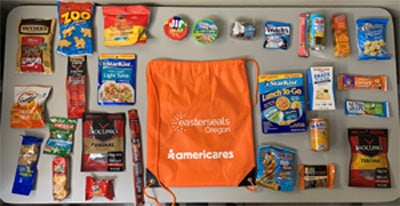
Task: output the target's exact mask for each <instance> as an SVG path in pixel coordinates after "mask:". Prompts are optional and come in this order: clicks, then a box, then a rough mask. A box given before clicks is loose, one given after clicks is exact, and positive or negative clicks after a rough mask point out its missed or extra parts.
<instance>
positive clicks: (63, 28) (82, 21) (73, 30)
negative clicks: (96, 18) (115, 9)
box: [56, 0, 94, 56]
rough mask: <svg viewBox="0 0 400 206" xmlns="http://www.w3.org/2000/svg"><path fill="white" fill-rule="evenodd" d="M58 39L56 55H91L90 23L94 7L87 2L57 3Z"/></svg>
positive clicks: (60, 1) (60, 0) (91, 36)
mask: <svg viewBox="0 0 400 206" xmlns="http://www.w3.org/2000/svg"><path fill="white" fill-rule="evenodd" d="M57 9H58V20H59V24H60V33H59V35H60V37H59V40H60V41H59V43H58V47H57V50H56V52H57V54H61V55H65V56H79V55H89V54H92V53H93V35H92V21H93V12H94V5H93V4H92V3H87V2H79V3H78V2H65V1H62V0H59V1H58V2H57Z"/></svg>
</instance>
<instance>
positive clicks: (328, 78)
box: [307, 66, 335, 111]
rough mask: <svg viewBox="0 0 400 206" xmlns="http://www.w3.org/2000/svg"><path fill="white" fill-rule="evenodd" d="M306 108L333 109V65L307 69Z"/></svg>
mask: <svg viewBox="0 0 400 206" xmlns="http://www.w3.org/2000/svg"><path fill="white" fill-rule="evenodd" d="M307 81H308V109H309V110H320V111H321V110H335V93H334V91H335V87H334V78H333V67H331V66H321V67H319V66H318V67H310V68H308V69H307Z"/></svg>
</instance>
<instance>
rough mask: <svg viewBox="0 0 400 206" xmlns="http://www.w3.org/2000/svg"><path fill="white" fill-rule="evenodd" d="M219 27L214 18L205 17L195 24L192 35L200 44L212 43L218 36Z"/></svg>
mask: <svg viewBox="0 0 400 206" xmlns="http://www.w3.org/2000/svg"><path fill="white" fill-rule="evenodd" d="M218 33H219V29H218V26H217V25H216V24H215V23H214V21H213V20H211V19H207V18H203V19H200V20H198V21H197V22H196V23H195V25H194V26H193V30H192V36H193V38H194V39H195V40H196V41H197V42H199V43H200V44H210V43H212V42H214V41H215V40H216V39H217V37H218Z"/></svg>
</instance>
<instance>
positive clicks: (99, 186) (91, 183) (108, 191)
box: [85, 176, 114, 200]
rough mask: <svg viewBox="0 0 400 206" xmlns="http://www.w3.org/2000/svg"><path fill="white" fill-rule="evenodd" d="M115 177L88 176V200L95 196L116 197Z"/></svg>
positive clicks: (110, 198)
mask: <svg viewBox="0 0 400 206" xmlns="http://www.w3.org/2000/svg"><path fill="white" fill-rule="evenodd" d="M113 182H114V178H113V177H92V176H86V195H85V199H86V200H91V199H92V198H94V197H104V198H107V199H109V200H113V199H114V186H113Z"/></svg>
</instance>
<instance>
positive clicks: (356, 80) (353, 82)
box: [338, 74, 387, 91]
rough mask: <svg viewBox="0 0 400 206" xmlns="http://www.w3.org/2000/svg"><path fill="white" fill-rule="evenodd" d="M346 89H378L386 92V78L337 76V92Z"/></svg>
mask: <svg viewBox="0 0 400 206" xmlns="http://www.w3.org/2000/svg"><path fill="white" fill-rule="evenodd" d="M348 89H379V90H382V91H387V78H386V76H385V75H378V76H360V75H349V74H339V75H338V90H348Z"/></svg>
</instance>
